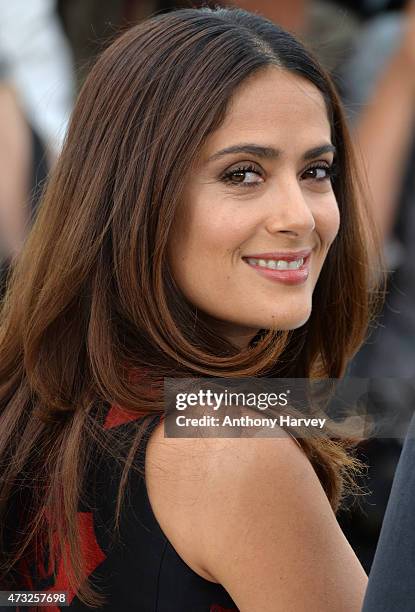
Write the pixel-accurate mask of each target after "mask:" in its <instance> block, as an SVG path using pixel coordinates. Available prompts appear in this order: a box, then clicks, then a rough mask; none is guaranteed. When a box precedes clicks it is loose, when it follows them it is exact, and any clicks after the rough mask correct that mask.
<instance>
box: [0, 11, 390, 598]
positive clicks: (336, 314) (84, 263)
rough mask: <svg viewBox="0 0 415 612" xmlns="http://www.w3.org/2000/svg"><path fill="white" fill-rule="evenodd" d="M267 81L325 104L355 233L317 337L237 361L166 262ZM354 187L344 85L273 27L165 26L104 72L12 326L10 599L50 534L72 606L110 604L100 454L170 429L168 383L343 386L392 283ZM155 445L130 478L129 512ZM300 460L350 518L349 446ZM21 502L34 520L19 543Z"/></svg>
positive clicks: (76, 130) (234, 21)
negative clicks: (102, 591)
mask: <svg viewBox="0 0 415 612" xmlns="http://www.w3.org/2000/svg"><path fill="white" fill-rule="evenodd" d="M269 65H275V66H277V67H278V68H280V69H281V70H286V71H289V72H292V73H294V74H297V75H300V76H301V77H303V78H305V79H307V80H308V81H310V82H311V83H313V84H314V85H315V86H316V87H317V88H318V90H319V91H320V92H321V93H322V95H323V97H324V100H325V103H326V107H327V113H328V118H329V121H330V125H331V130H332V140H333V143H334V145H335V146H336V148H337V166H338V170H339V171H338V173H337V175H336V177H335V178H334V179H333V189H334V192H335V195H336V198H337V202H338V205H339V209H340V217H341V225H340V230H339V233H338V235H337V237H336V240H335V241H334V243H333V244H332V246H331V248H330V251H329V253H328V255H327V258H326V261H325V263H324V266H323V269H322V271H321V275H320V278H319V280H318V282H317V285H316V287H315V290H314V294H313V308H312V313H311V316H310V318H309V320H308V321H307V322H306V323H305V324H304V325H303V326H302V327H300V328H299V329H295V330H290V331H279V330H261V331H260V332H259V333H258V335H257V336H256V337H255V338H254V340H253V341H252V342H251V343H250V345H249V347H247V348H246V349H244V350H240V349H238V348H236V347H235V346H233V345H232V344H231V343H230V342H228V341H226V340H225V339H224V338H222V337H219V336H218V335H217V334H215V333H214V331H213V330H211V329H209V327H208V326H207V325H206V324H205V323H204V322H203V320H202V318H200V317H197V316H196V313H195V308H194V307H193V306H192V304H190V303H188V302H187V301H186V299H185V298H184V296H183V295H182V294H181V292H180V290H179V288H178V287H177V285H176V284H175V281H174V278H173V277H172V275H171V273H170V270H169V262H168V260H167V257H166V253H167V245H168V242H169V233H170V228H171V226H172V222H173V220H174V218H175V215H176V211H177V209H178V207H179V206H180V204H181V200H182V192H183V188H184V186H185V184H186V177H187V176H188V173H189V168H191V166H192V161H193V160H194V159H195V158H196V156H197V154H198V152H199V151H200V149H201V147H202V145H203V143H204V142H205V140H206V138H207V137H208V136H209V134H211V133H212V132H213V131H214V130H216V129H217V128H218V127H219V126H220V125H221V122H222V121H223V119H224V117H225V114H226V109H227V105H228V103H229V101H230V99H231V97H232V95H233V94H234V93H235V92H236V91H237V88H238V86H239V85H240V84H242V83H243V82H244V81H245V79H247V77H249V76H250V75H252V74H253V73H255V72H256V71H258V70H261V69H262V68H264V67H266V66H269ZM358 176H359V172H358V168H357V166H356V162H355V161H354V154H353V150H352V146H351V142H350V138H349V135H348V131H347V128H346V125H345V119H344V116H343V112H342V108H341V104H340V102H339V99H338V96H337V94H336V92H335V89H334V87H333V85H332V82H331V80H330V78H329V77H328V76H327V74H326V73H325V72H324V70H323V69H322V68H321V67H320V66H319V64H318V62H317V61H316V60H315V58H314V57H313V56H312V55H311V54H310V52H308V51H307V50H306V49H305V48H304V46H303V45H302V44H301V43H300V42H298V41H297V40H296V39H295V38H294V37H293V36H292V35H290V34H289V33H287V32H285V31H284V30H282V29H281V28H280V27H278V26H277V25H275V24H273V23H271V22H270V21H268V20H266V19H264V18H262V17H259V16H257V15H253V14H250V13H248V12H246V11H243V10H239V9H222V8H220V9H209V8H203V9H182V10H177V11H173V12H170V13H167V14H161V15H156V16H155V17H153V18H151V19H149V20H147V21H145V22H142V23H140V24H139V25H137V26H135V27H133V28H132V29H130V30H128V31H126V32H125V33H124V34H122V35H121V36H120V37H119V38H118V39H116V40H115V41H114V42H113V43H112V44H111V46H109V47H108V49H107V50H106V51H105V52H104V53H103V54H102V55H101V56H100V57H99V59H98V61H97V62H96V64H95V66H94V67H93V69H92V70H91V72H90V74H89V76H88V78H87V80H86V82H85V84H84V86H83V88H82V90H81V92H80V95H79V98H78V100H77V103H76V106H75V109H74V111H73V114H72V118H71V122H70V126H69V130H68V134H67V138H66V141H65V144H64V148H63V151H62V154H61V156H60V158H59V160H58V163H57V165H56V167H55V168H54V170H53V172H52V174H51V176H50V177H49V180H48V184H47V188H46V190H45V193H44V196H43V199H42V203H41V206H40V210H39V214H38V217H37V219H36V221H35V224H34V226H33V228H32V230H31V232H30V234H29V236H28V238H27V241H26V243H25V246H24V250H23V252H22V253H21V255H20V257H19V258H18V260H17V261H16V262H15V265H14V267H13V270H12V274H11V278H10V281H9V286H8V290H7V294H6V297H5V300H4V303H3V306H2V311H1V322H0V468H1V474H2V477H1V481H0V523H1V524H2V526H3V528H2V532H1V535H2V541H3V545H2V546H0V550H1V553H0V555H1V557H0V558H1V562H2V563H1V567H2V570H3V579H2V580H3V582H2V584H4V583H5V582H4V581H7V580H9V583H10V584H13V578H12V576H13V572H15V571H17V570H16V568H17V567H18V563H19V560H21V559H22V558H23V556H24V554H25V551H27V550H28V549H29V548H30V546H33V542H34V541H35V540H36V538H37V536H38V534H39V533H40V532H42V530H44V529H47V533H48V538H49V543H52V542H56V541H57V542H58V544H59V546H58V550H60V554H64V553H65V554H64V556H65V559H66V562H67V565H68V567H70V570H71V573H70V581H71V585H72V586H73V588H74V590H78V593H79V596H80V597H81V599H82V600H83V601H85V602H87V603H88V602H89V603H94V602H95V603H97V602H99V601H101V599H100V597H99V596H98V594H97V593H95V592H94V591H93V589H92V588H91V586H90V585H89V584H88V583H87V582H85V581H83V573H82V559H81V554H80V546H79V533H78V531H77V524H76V512H77V506H78V502H79V499H80V497H81V496H82V481H83V478H84V475H85V470H86V467H87V466H88V465H89V464H90V463H91V462H92V463H93V461H94V458H93V455H92V452H91V441H93V442H94V443H98V444H99V445H100V446H101V447H102V448H104V447H105V448H106V450H108V451H109V452H113V453H116V451H114V448H115V447H113V446H112V444H109V443H108V440H107V441H106V440H105V439H104V438H103V437H102V435H101V434H100V433H99V428H98V427H97V424H96V423H97V414H98V412H99V406H101V405H103V404H104V403H105V402H110V403H111V404H116V405H120V406H123V407H124V408H125V409H126V410H130V411H135V412H136V413H137V414H140V415H142V416H143V417H147V416H149V415H150V416H151V415H154V414H155V413H161V412H162V411H163V400H162V394H161V388H162V381H163V377H165V376H177V377H182V376H194V377H197V376H206V377H242V376H255V377H264V376H266V377H269V376H272V377H289V378H296V377H300V378H313V377H317V378H319V377H330V378H338V377H341V376H342V375H343V374H344V372H345V368H346V365H347V363H348V361H349V360H350V358H351V357H352V356H353V354H354V353H355V352H356V351H357V350H358V348H359V346H360V345H361V343H362V342H363V340H364V338H365V334H366V331H367V327H368V324H369V322H370V320H371V318H372V317H373V316H374V313H375V312H377V306H378V305H379V295H381V294H382V291H381V289H380V284H379V283H378V280H377V279H378V278H379V275H376V278H375V277H374V275H373V273H372V272H371V270H373V269H378V270H382V263H381V261H380V260H379V261H377V260H376V259H375V255H374V253H377V252H380V249H379V248H377V246H376V245H377V243H376V236H375V235H374V233H373V231H372V229H370V233H369V231H368V228H372V227H373V222H372V220H371V219H370V215H369V211H368V206H367V205H366V201H365V197H364V192H363V191H362V188H361V186H360V185H359V179H358ZM372 247H373V248H372ZM135 372H138V373H141V376H136V375H135V374H134V373H135ZM143 373H145V375H144V374H143ZM97 407H98V408H97ZM97 411H98V412H97ZM146 422H147V419H146V418H145V419H144V421H143V423H144V424H145V423H146ZM143 430H144V426H140V427H139V428H137V436H136V439H135V440H134V441H133V442H132V444H131V448H130V451H129V453H128V455H127V457H126V459H125V462H124V470H123V478H122V481H121V486H120V491H119V498H118V505H117V511H118V512H119V511H120V508H121V503H122V492H123V490H124V488H125V484H126V482H127V475H128V472H129V470H130V468H131V466H132V464H133V458H134V453H135V452H136V449H137V444H138V442H139V440H140V438H141V436H142V433H143ZM301 444H302V445H303V448H304V450H305V452H306V453H307V455H308V456H309V458H310V460H311V462H312V464H313V466H314V468H315V470H316V472H317V474H318V476H319V478H320V480H321V482H322V484H323V486H324V488H325V491H326V493H327V495H328V497H329V500H330V502H331V503H332V505H333V507H334V508H336V507H337V506H338V504H339V502H340V500H341V498H342V492H343V489H344V487H343V484H344V483H345V482H346V481H347V480H348V478H349V479H350V478H351V474H352V473H353V470H354V468H355V466H356V463H355V460H354V459H353V457H352V455H351V454H350V453H349V452H348V450H347V448H346V445H345V443H342V442H340V441H334V440H333V439H328V438H327V439H325V438H322V437H319V438H318V439H316V440H314V439H307V440H301ZM19 489H20V490H21V491H22V492H23V491H24V492H25V495H26V497H25V500H26V503H25V507H26V511H25V515H24V520H23V523H22V530H21V536H20V537H19V540H18V541H17V540H16V538H14V539H13V538H12V540H13V542H11V540H10V537H8V527H7V525H8V521H9V520H10V508H11V507H12V506H11V503H12V498H13V492H14V491H16V490H19ZM9 535H10V534H9ZM56 538H57V540H56ZM50 549H51V550H52V549H53V550H54V547H52V546H51V547H50ZM65 551H66V552H65ZM16 580H17V579H16Z"/></svg>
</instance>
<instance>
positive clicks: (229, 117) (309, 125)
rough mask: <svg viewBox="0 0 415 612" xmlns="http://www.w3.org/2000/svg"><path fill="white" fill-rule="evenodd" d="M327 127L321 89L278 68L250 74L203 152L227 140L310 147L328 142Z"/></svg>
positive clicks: (329, 133) (208, 152)
mask: <svg viewBox="0 0 415 612" xmlns="http://www.w3.org/2000/svg"><path fill="white" fill-rule="evenodd" d="M330 136H331V127H330V123H329V119H328V115H327V107H326V103H325V100H324V98H323V96H322V94H321V92H320V91H319V90H318V89H317V87H316V86H315V85H313V83H311V82H310V81H308V80H307V79H305V78H303V77H300V76H298V75H296V74H293V73H291V72H288V71H287V70H283V69H281V68H278V67H274V66H272V67H267V69H266V70H261V71H260V72H259V73H257V74H254V75H252V76H251V77H249V78H248V79H247V80H246V81H245V82H243V83H242V84H241V85H240V87H239V88H238V89H237V90H236V91H235V93H234V95H233V96H232V98H231V100H230V102H229V105H228V108H227V112H226V115H225V118H224V121H223V122H222V124H221V126H220V127H219V128H218V129H217V130H216V131H215V132H213V133H212V134H211V135H210V137H209V138H208V140H207V142H206V147H205V153H206V154H207V155H208V156H210V155H211V154H212V152H214V151H213V150H216V149H220V148H222V147H225V146H228V145H229V143H230V142H241V141H246V142H251V141H253V140H258V139H260V140H262V141H263V142H268V143H271V142H273V144H274V145H275V146H276V147H278V148H281V146H283V143H284V142H288V141H291V142H293V141H294V140H296V141H297V142H298V145H299V146H301V145H302V144H303V145H304V146H305V147H307V146H308V145H310V146H314V145H313V142H314V141H319V142H320V141H327V142H330Z"/></svg>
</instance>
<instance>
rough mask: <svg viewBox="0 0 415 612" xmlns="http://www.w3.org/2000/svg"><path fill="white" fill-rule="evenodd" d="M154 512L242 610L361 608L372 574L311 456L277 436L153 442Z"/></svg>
mask: <svg viewBox="0 0 415 612" xmlns="http://www.w3.org/2000/svg"><path fill="white" fill-rule="evenodd" d="M146 480H147V487H148V491H149V497H150V501H151V504H152V507H153V511H154V513H155V515H156V518H157V520H158V521H159V523H160V526H161V528H162V529H163V531H164V532H165V534H166V536H167V537H168V538H169V540H170V541H171V543H172V545H173V546H174V547H175V549H176V551H177V552H178V554H179V555H180V556H181V557H182V558H183V560H184V561H185V562H186V563H187V564H188V565H189V566H190V567H191V568H192V569H194V571H196V572H197V573H199V574H200V575H201V576H203V577H205V578H206V579H208V580H211V581H213V582H220V583H221V584H222V585H223V586H224V587H225V588H226V590H227V591H228V592H229V594H230V595H231V597H232V598H233V600H234V601H235V603H236V604H237V605H238V608H239V609H240V610H241V612H244V611H248V610H253V609H258V610H259V609H260V610H262V611H264V612H268V611H269V612H271V611H272V612H279V611H284V612H290V611H293V612H294V611H295V612H302V611H303V610H304V612H305V611H306V610H307V612H309V610H319V612H329V611H330V612H331V611H332V610H333V609H335V610H336V611H338V612H358V611H360V609H361V605H362V600H363V594H364V590H365V587H366V576H365V573H364V571H363V569H362V567H361V565H360V563H359V562H358V560H357V558H356V556H355V555H354V553H353V551H352V549H351V547H350V545H349V544H348V542H347V540H346V539H345V537H344V535H343V534H342V532H341V530H340V527H339V526H338V523H337V520H336V517H335V515H334V513H333V511H332V509H331V507H330V504H329V502H328V499H327V497H326V495H325V493H324V491H323V489H322V487H321V485H320V482H319V480H318V478H317V476H316V474H315V472H314V469H313V467H312V466H311V464H310V462H309V460H308V459H307V457H306V456H305V454H304V453H303V451H302V449H301V448H300V446H299V445H298V444H297V443H296V441H295V440H293V439H292V438H291V437H290V436H288V435H285V436H284V435H282V436H281V437H276V438H202V439H200V438H199V439H184V438H183V439H171V438H164V430H163V427H162V426H159V427H158V428H156V430H155V432H154V434H153V436H152V438H151V439H150V442H149V446H148V452H147V457H146Z"/></svg>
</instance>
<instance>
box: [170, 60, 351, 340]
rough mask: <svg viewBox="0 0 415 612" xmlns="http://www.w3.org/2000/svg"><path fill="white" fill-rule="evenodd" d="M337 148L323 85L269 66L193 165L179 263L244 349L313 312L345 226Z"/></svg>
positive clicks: (187, 291) (214, 318) (187, 284)
mask: <svg viewBox="0 0 415 612" xmlns="http://www.w3.org/2000/svg"><path fill="white" fill-rule="evenodd" d="M333 150H334V147H333V146H332V145H331V140H330V125H329V121H328V117H327V112H326V107H325V104H324V100H323V97H322V95H321V93H320V92H319V91H318V89H317V88H316V87H315V86H314V85H312V84H311V83H310V82H309V81H307V80H305V79H303V78H301V77H298V76H296V75H293V74H292V73H289V72H287V71H284V70H281V69H279V68H277V67H267V68H266V69H265V70H263V71H261V72H260V73H258V74H256V75H253V76H251V77H250V78H249V79H248V80H247V81H245V82H244V83H243V84H242V86H241V87H240V88H239V89H238V91H237V93H236V94H235V95H234V97H233V98H232V100H231V104H230V106H229V109H228V112H227V115H226V117H225V121H224V123H223V124H222V125H221V127H220V128H219V129H218V130H217V131H215V132H214V133H212V134H211V135H210V137H209V138H208V139H207V141H206V143H205V145H204V147H203V148H202V150H201V151H200V156H199V157H198V159H197V160H196V161H195V164H194V166H193V167H192V170H191V172H190V174H189V179H188V182H187V185H186V188H185V197H184V201H183V206H182V207H181V208H180V210H179V211H178V214H177V217H176V219H175V222H174V225H173V229H172V234H171V239H170V244H169V261H170V265H171V269H172V273H173V276H174V278H175V281H176V283H177V284H178V286H179V288H180V289H181V290H182V292H183V294H184V295H185V296H186V298H187V299H188V300H189V301H190V302H191V303H192V304H193V305H194V306H196V307H197V309H198V311H201V312H203V313H204V315H207V316H206V317H205V319H207V320H208V321H209V323H210V325H211V326H212V327H213V328H214V329H216V330H217V331H218V332H219V333H220V334H221V335H222V336H224V337H226V338H227V339H229V340H230V341H231V342H232V343H234V344H235V345H236V346H240V347H243V346H246V345H247V344H248V342H249V340H250V339H251V338H252V337H253V336H254V335H255V334H256V333H257V331H258V330H259V329H270V328H273V329H280V330H288V329H295V328H297V327H300V326H301V325H303V324H304V323H305V322H306V321H307V319H308V318H309V317H310V313H311V306H312V294H313V290H314V287H315V285H316V283H317V279H318V277H319V274H320V271H321V269H322V266H323V263H324V260H325V258H326V256H327V252H328V250H329V248H330V245H331V244H332V242H333V240H334V239H335V237H336V234H337V232H338V229H339V221H340V218H339V209H338V206H337V202H336V198H335V195H334V193H333V189H332V184H331V180H330V167H331V166H332V163H333V157H334V152H333ZM292 259H295V260H297V261H289V260H292ZM287 266H289V269H287ZM298 266H299V268H298Z"/></svg>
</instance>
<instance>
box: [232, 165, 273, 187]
mask: <svg viewBox="0 0 415 612" xmlns="http://www.w3.org/2000/svg"><path fill="white" fill-rule="evenodd" d="M222 180H223V181H224V182H225V183H230V184H231V185H237V186H243V187H256V186H257V185H259V184H260V183H263V182H264V179H263V178H262V177H261V174H260V172H259V171H258V170H257V168H254V167H253V166H243V167H240V168H234V169H233V170H229V171H228V172H226V173H225V174H224V175H223V176H222Z"/></svg>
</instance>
